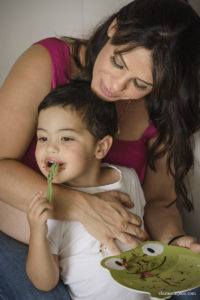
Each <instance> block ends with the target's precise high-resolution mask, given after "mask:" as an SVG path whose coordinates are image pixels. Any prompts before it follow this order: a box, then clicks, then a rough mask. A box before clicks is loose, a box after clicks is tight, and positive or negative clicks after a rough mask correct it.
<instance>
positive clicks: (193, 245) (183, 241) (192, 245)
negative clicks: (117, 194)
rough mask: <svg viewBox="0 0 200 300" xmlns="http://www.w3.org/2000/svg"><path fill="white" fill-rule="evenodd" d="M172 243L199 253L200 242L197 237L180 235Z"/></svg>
mask: <svg viewBox="0 0 200 300" xmlns="http://www.w3.org/2000/svg"><path fill="white" fill-rule="evenodd" d="M172 245H175V246H179V247H184V248H189V249H191V250H192V252H195V253H200V243H198V241H197V239H196V238H195V237H192V236H182V237H180V238H178V239H176V240H175V241H174V242H173V243H172Z"/></svg>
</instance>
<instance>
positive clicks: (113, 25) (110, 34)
mask: <svg viewBox="0 0 200 300" xmlns="http://www.w3.org/2000/svg"><path fill="white" fill-rule="evenodd" d="M116 30H117V19H116V18H115V19H114V20H113V21H112V23H111V24H110V26H109V27H108V30H107V36H108V37H109V38H110V39H111V38H112V37H113V35H114V34H115V32H116Z"/></svg>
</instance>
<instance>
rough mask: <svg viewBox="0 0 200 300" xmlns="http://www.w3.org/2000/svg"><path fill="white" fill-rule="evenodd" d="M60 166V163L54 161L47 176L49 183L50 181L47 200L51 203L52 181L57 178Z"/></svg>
mask: <svg viewBox="0 0 200 300" xmlns="http://www.w3.org/2000/svg"><path fill="white" fill-rule="evenodd" d="M58 167H59V164H58V163H56V162H54V163H53V164H52V166H51V168H50V170H49V174H48V177H47V183H48V193H47V200H48V201H49V204H51V202H52V181H53V179H54V178H55V176H56V174H57V173H58Z"/></svg>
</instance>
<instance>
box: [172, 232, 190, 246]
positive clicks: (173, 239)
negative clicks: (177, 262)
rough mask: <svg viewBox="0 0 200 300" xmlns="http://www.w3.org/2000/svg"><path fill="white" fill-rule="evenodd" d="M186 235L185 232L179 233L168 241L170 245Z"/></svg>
mask: <svg viewBox="0 0 200 300" xmlns="http://www.w3.org/2000/svg"><path fill="white" fill-rule="evenodd" d="M184 236H186V235H185V234H180V235H177V236H174V237H173V238H172V239H171V240H170V241H169V242H168V245H171V244H172V243H173V242H174V241H176V240H178V239H179V238H181V237H184Z"/></svg>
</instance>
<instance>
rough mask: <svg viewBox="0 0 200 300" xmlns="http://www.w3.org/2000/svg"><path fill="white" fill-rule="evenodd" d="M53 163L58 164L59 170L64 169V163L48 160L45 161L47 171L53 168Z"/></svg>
mask: <svg viewBox="0 0 200 300" xmlns="http://www.w3.org/2000/svg"><path fill="white" fill-rule="evenodd" d="M53 163H57V164H58V165H59V166H58V170H61V169H63V168H64V163H63V162H62V161H59V160H56V159H46V161H45V169H46V170H47V171H49V170H50V168H51V166H52V165H53Z"/></svg>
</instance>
